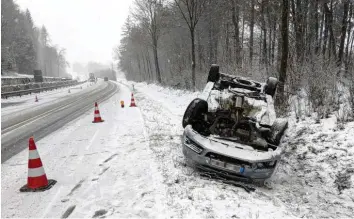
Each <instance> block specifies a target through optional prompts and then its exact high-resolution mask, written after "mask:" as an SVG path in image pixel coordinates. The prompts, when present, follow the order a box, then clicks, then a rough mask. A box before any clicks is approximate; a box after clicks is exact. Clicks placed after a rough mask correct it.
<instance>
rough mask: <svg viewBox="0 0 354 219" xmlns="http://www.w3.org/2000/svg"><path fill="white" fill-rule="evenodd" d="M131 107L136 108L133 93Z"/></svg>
mask: <svg viewBox="0 0 354 219" xmlns="http://www.w3.org/2000/svg"><path fill="white" fill-rule="evenodd" d="M130 107H136V105H135V100H134V95H133V93H132V98H131V103H130Z"/></svg>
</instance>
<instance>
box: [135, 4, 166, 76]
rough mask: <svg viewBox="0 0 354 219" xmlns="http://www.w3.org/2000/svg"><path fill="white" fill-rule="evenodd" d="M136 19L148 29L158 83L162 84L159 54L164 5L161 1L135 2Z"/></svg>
mask: <svg viewBox="0 0 354 219" xmlns="http://www.w3.org/2000/svg"><path fill="white" fill-rule="evenodd" d="M135 4H136V12H135V13H134V17H135V18H136V19H137V20H138V21H140V22H141V24H142V25H143V27H144V28H146V29H147V31H148V33H149V35H150V36H151V40H152V48H153V53H154V60H155V69H156V76H157V81H158V82H159V83H161V82H162V79H161V72H160V66H159V58H158V53H157V48H158V40H159V37H160V36H161V33H162V32H161V30H162V28H163V5H162V1H161V0H159V1H158V0H135Z"/></svg>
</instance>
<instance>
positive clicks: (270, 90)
mask: <svg viewBox="0 0 354 219" xmlns="http://www.w3.org/2000/svg"><path fill="white" fill-rule="evenodd" d="M277 85H278V79H276V78H274V77H269V78H268V79H267V82H266V85H265V86H264V93H266V94H268V95H270V96H272V97H274V94H275V91H276V90H277Z"/></svg>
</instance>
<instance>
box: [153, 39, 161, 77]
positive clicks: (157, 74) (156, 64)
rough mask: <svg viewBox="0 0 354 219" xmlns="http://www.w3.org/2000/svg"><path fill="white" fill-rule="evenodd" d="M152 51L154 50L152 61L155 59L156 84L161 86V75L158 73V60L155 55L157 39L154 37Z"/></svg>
mask: <svg viewBox="0 0 354 219" xmlns="http://www.w3.org/2000/svg"><path fill="white" fill-rule="evenodd" d="M153 50H154V59H155V68H156V77H157V82H158V83H159V84H161V82H162V80H161V73H160V66H159V58H158V55H157V39H156V37H153Z"/></svg>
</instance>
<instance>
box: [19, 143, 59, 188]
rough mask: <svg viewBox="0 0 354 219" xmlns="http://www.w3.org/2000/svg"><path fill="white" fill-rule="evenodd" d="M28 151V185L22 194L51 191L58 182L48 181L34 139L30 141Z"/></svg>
mask: <svg viewBox="0 0 354 219" xmlns="http://www.w3.org/2000/svg"><path fill="white" fill-rule="evenodd" d="M28 149H29V156H28V177H27V185H24V186H23V187H22V188H21V189H20V192H37V191H44V190H47V189H50V188H51V187H52V186H53V185H54V184H55V183H56V182H57V181H55V180H52V179H50V180H48V179H47V176H46V174H45V172H44V168H43V165H42V161H41V158H40V157H39V154H38V151H37V148H36V144H35V143H34V140H33V137H30V139H29V144H28Z"/></svg>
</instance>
